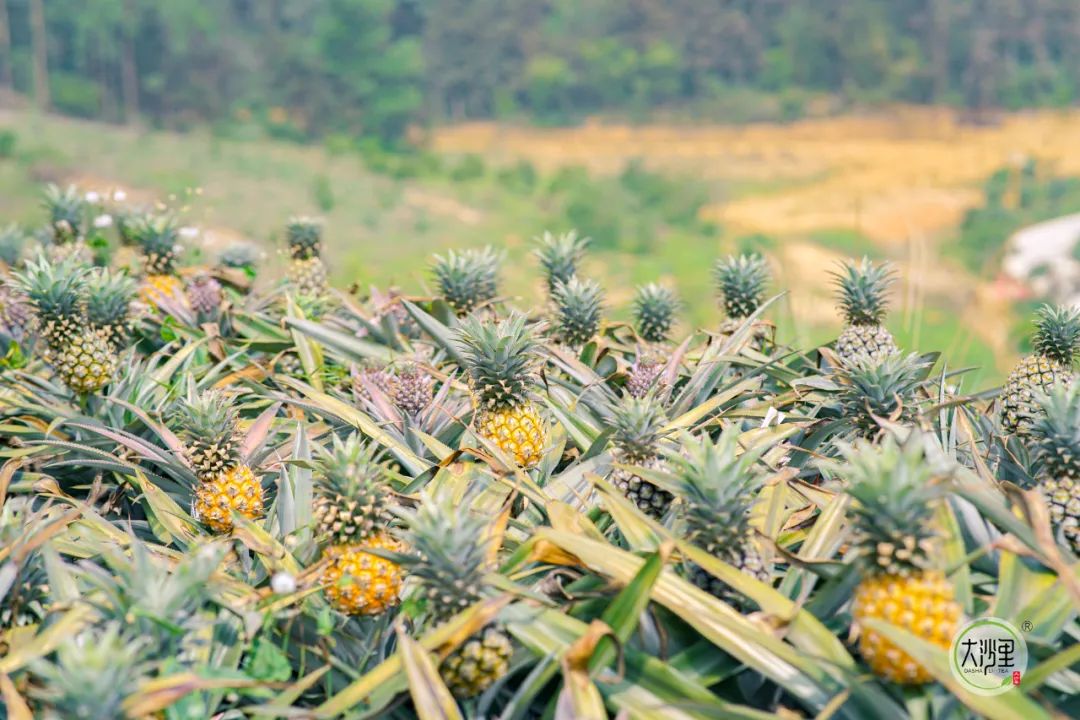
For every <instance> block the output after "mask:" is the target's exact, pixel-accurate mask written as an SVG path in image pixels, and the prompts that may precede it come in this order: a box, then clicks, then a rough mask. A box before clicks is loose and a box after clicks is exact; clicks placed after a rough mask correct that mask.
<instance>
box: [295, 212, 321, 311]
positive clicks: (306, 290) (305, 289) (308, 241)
mask: <svg viewBox="0 0 1080 720" xmlns="http://www.w3.org/2000/svg"><path fill="white" fill-rule="evenodd" d="M322 233H323V223H322V221H321V220H318V219H316V218H309V217H294V218H290V219H289V222H288V224H287V225H286V226H285V241H286V243H287V244H288V246H289V257H290V262H289V281H290V282H291V283H292V284H293V285H294V286H295V287H296V289H297V290H298V291H299V294H300V295H311V296H316V297H318V296H320V295H323V294H325V293H326V289H327V285H326V264H325V263H323V261H322Z"/></svg>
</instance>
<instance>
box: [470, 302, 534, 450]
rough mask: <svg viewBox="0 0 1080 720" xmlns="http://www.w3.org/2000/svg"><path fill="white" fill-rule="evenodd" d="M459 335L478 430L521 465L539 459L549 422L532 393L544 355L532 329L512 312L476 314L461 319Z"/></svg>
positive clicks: (520, 316)
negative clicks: (498, 316) (497, 316)
mask: <svg viewBox="0 0 1080 720" xmlns="http://www.w3.org/2000/svg"><path fill="white" fill-rule="evenodd" d="M457 340H458V342H459V343H460V345H461V354H462V356H463V358H464V360H465V372H466V374H467V375H468V378H469V388H470V390H471V391H472V396H473V411H474V415H473V423H474V425H475V427H476V431H477V432H478V433H479V434H480V435H481V436H482V437H484V438H487V439H488V440H490V441H491V442H493V443H494V444H495V445H497V446H498V447H499V448H500V449H501V450H502V451H503V452H505V453H506V454H507V455H509V456H510V457H512V458H514V459H515V460H516V461H517V464H518V465H519V466H521V467H523V468H529V467H532V466H533V465H535V464H536V463H537V462H539V460H540V458H541V456H542V454H543V451H544V447H545V446H546V445H547V436H548V431H547V423H546V422H545V421H544V419H543V418H542V417H541V415H540V411H539V408H538V407H537V405H536V403H534V402H533V401H532V399H531V398H530V387H531V386H532V384H533V383H534V382H535V381H536V372H537V370H538V368H539V366H540V363H541V361H542V356H541V355H540V348H541V346H540V342H539V340H538V339H537V337H536V331H535V330H534V329H533V328H531V327H529V326H528V325H527V324H526V319H525V316H524V315H522V314H521V313H518V312H513V313H511V314H510V315H509V316H508V317H506V318H505V319H503V320H500V321H499V322H498V323H493V322H489V321H485V320H482V319H480V318H478V317H476V316H471V317H467V318H465V319H464V320H462V322H461V325H460V326H459V328H458V335H457Z"/></svg>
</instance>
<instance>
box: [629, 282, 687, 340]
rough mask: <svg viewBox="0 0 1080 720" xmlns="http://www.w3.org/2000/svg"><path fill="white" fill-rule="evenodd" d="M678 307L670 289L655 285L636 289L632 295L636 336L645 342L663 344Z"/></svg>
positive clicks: (675, 297) (673, 292)
mask: <svg viewBox="0 0 1080 720" xmlns="http://www.w3.org/2000/svg"><path fill="white" fill-rule="evenodd" d="M679 305H680V303H679V298H678V297H677V296H676V295H675V291H674V290H671V289H670V288H667V287H664V286H663V285H658V284H656V283H649V284H648V285H642V286H640V287H638V289H637V291H636V292H635V293H634V320H635V324H636V325H637V331H638V334H639V335H641V337H642V338H644V340H645V341H646V342H651V343H661V342H665V341H666V340H667V339H668V335H670V334H671V328H672V326H673V325H674V324H675V313H676V312H677V311H678V309H679Z"/></svg>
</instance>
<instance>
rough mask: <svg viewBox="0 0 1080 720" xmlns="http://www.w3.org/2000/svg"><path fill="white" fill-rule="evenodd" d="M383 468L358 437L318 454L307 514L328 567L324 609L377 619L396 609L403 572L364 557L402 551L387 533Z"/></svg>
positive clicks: (373, 451)
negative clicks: (326, 606) (327, 604)
mask: <svg viewBox="0 0 1080 720" xmlns="http://www.w3.org/2000/svg"><path fill="white" fill-rule="evenodd" d="M386 472H387V471H386V467H385V465H383V464H381V463H379V462H378V461H377V459H376V447H375V446H374V445H369V444H365V443H364V442H363V441H362V440H361V438H360V436H359V435H356V434H353V435H350V436H349V438H348V439H346V440H344V441H343V440H341V439H340V438H338V437H337V436H335V437H334V444H333V447H332V448H331V449H330V450H328V451H326V450H324V451H323V455H322V457H321V458H320V460H319V472H318V473H317V474H316V476H315V501H314V505H313V508H312V509H313V515H314V518H315V523H316V527H317V529H318V533H319V536H320V537H324V538H326V543H327V548H326V557H327V558H328V559H329V561H330V562H329V564H328V565H327V567H326V570H325V571H324V572H323V578H322V580H323V584H324V585H326V596H327V599H328V600H329V601H330V604H331V605H332V606H333V607H334V608H336V609H337V610H339V611H341V612H343V613H345V614H348V615H377V614H379V613H383V612H385V611H386V610H388V609H390V608H392V607H394V606H395V605H397V604H398V601H399V598H400V595H401V586H402V583H403V582H404V579H405V573H404V571H403V570H402V569H401V566H399V565H398V564H397V563H395V562H393V561H391V560H388V559H386V558H383V557H380V556H378V555H375V554H373V553H370V552H367V551H368V550H370V549H372V548H376V549H380V550H387V551H390V552H401V551H402V550H403V549H404V546H403V545H402V544H401V543H400V542H399V541H398V540H396V539H395V538H394V537H393V536H392V535H390V534H389V533H388V532H387V529H388V527H389V525H390V521H391V520H392V519H393V515H392V513H391V507H392V506H393V501H392V497H391V494H390V489H389V487H388V485H387V480H386Z"/></svg>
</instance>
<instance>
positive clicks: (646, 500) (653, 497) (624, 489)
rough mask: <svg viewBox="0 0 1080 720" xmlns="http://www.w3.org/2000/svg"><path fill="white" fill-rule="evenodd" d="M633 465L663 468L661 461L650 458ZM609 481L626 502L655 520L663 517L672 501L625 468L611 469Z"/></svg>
mask: <svg viewBox="0 0 1080 720" xmlns="http://www.w3.org/2000/svg"><path fill="white" fill-rule="evenodd" d="M625 462H629V460H626V461H625ZM634 464H635V465H641V466H643V467H648V468H654V469H659V468H662V467H663V461H662V460H661V459H659V458H650V459H648V460H643V461H639V462H635V463H634ZM609 480H610V481H611V484H612V485H614V486H615V487H616V488H617V489H618V490H619V492H621V493H622V494H623V495H625V496H626V499H627V500H629V501H630V502H632V503H634V505H636V506H637V508H638V510H641V512H643V513H645V514H646V515H648V516H650V517H653V518H656V519H657V520H659V519H660V518H662V517H663V516H664V513H666V512H667V509H668V508H669V507H670V506H671V501H672V500H673V499H674V496H673V495H672V494H671V493H669V492H668V491H667V490H664V489H662V488H659V487H657V486H656V485H654V484H653V483H651V482H649V481H648V480H646V479H644V478H642V477H640V476H638V475H635V474H634V473H633V472H632V471H630V470H628V469H626V468H614V469H612V471H611V475H610V476H609Z"/></svg>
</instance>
